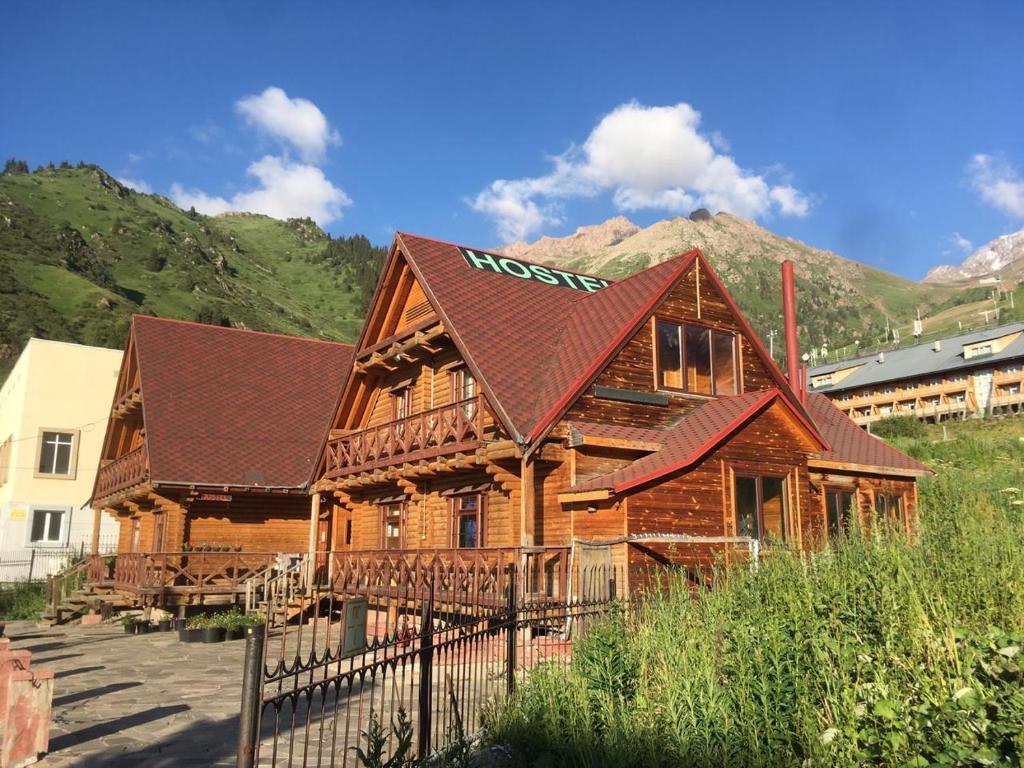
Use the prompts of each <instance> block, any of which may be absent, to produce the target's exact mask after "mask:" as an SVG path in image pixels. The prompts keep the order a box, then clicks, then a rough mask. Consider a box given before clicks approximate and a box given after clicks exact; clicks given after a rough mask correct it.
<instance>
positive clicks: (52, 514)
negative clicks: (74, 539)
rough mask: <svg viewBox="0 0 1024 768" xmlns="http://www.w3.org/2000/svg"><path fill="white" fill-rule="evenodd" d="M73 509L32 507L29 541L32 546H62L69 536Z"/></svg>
mask: <svg viewBox="0 0 1024 768" xmlns="http://www.w3.org/2000/svg"><path fill="white" fill-rule="evenodd" d="M70 517H71V510H70V509H69V508H68V507H56V506H54V507H47V506H40V507H35V506H34V507H32V508H31V517H30V519H29V530H28V543H29V544H30V545H32V546H48V545H49V546H61V545H63V544H64V540H65V539H66V538H67V528H68V521H69V519H70Z"/></svg>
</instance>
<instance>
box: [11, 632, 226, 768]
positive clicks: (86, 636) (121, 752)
mask: <svg viewBox="0 0 1024 768" xmlns="http://www.w3.org/2000/svg"><path fill="white" fill-rule="evenodd" d="M6 634H7V636H8V637H10V638H11V647H12V648H25V649H28V650H30V651H32V664H33V665H34V666H39V667H49V668H53V669H54V670H55V671H56V680H55V684H54V694H53V711H54V718H53V725H52V726H51V729H50V750H51V751H50V754H49V755H47V756H46V757H45V758H44V759H43V761H42V762H41V763H40V764H39V765H40V766H41V768H70V767H71V766H75V767H76V768H79V767H80V768H122V767H124V768H127V767H128V766H133V767H134V766H145V767H146V768H149V767H150V766H152V767H153V768H171V766H220V765H224V766H227V765H234V764H235V746H236V742H237V728H238V710H239V703H240V701H241V695H242V694H241V690H242V658H243V655H244V651H245V642H244V641H235V642H228V643H217V644H213V645H203V644H201V643H180V642H178V635H177V633H173V632H166V633H150V634H148V635H139V636H132V635H125V634H124V632H123V630H122V629H121V626H120V625H113V626H110V625H103V626H97V627H78V626H69V627H50V628H38V627H36V626H35V625H34V624H30V623H28V622H12V623H9V624H8V625H7V633H6Z"/></svg>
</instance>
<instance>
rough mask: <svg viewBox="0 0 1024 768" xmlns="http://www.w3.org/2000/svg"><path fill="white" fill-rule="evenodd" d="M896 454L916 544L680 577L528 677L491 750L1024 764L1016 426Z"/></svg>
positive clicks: (858, 539)
mask: <svg viewBox="0 0 1024 768" xmlns="http://www.w3.org/2000/svg"><path fill="white" fill-rule="evenodd" d="M948 434H949V436H950V437H951V438H953V439H951V440H949V441H943V442H935V440H936V439H939V440H941V430H939V429H926V430H923V432H922V434H920V435H918V436H917V437H905V438H901V439H900V441H899V442H900V444H901V445H902V446H903V447H904V448H906V449H908V450H910V451H911V452H912V453H914V454H915V455H917V456H918V457H919V458H921V459H923V460H925V461H928V462H929V463H930V464H931V465H932V466H933V467H935V468H936V469H937V470H938V475H937V476H935V477H933V478H928V479H927V480H925V481H924V482H923V483H922V488H921V495H920V500H921V528H920V536H919V540H918V541H917V542H914V543H911V542H908V541H906V540H905V539H904V538H903V537H902V536H901V535H899V534H895V533H884V534H881V533H877V532H876V535H874V536H870V537H869V536H865V535H864V534H863V533H862V532H861V531H858V530H853V531H851V532H850V535H849V537H848V538H847V539H846V540H845V541H844V542H843V543H842V544H841V545H840V546H839V547H838V548H837V549H836V550H835V551H834V552H833V551H831V550H828V551H825V552H821V553H818V554H816V555H814V556H813V557H801V556H800V555H799V554H797V553H791V552H787V551H778V550H775V551H772V552H771V553H770V555H769V556H766V557H765V558H764V559H763V560H762V562H761V564H760V567H759V569H757V570H756V571H754V570H751V569H748V568H746V567H744V566H736V567H734V568H733V569H732V570H731V571H730V572H729V575H728V578H727V579H726V578H721V579H719V580H718V583H719V585H720V586H719V588H717V589H715V590H713V591H710V590H709V591H704V592H701V593H699V594H693V593H691V591H690V589H689V586H688V584H687V583H686V582H685V581H682V580H681V581H680V582H679V583H678V584H677V585H676V587H677V588H676V589H675V590H673V591H671V592H669V593H662V594H657V595H652V596H650V597H649V599H648V600H647V601H645V602H642V603H639V604H637V605H636V606H635V607H634V608H633V609H632V610H630V611H629V612H623V613H622V614H620V615H618V616H616V617H614V618H613V619H612V620H610V621H607V622H605V623H603V624H599V625H597V626H596V627H594V628H593V629H592V630H591V632H590V635H589V636H588V637H587V638H585V639H584V640H583V641H581V642H579V643H578V644H577V645H576V646H575V647H574V652H573V659H572V665H571V667H570V668H569V669H565V668H563V667H562V666H561V665H551V666H550V667H544V666H542V667H540V668H538V669H536V670H534V671H533V672H532V673H531V675H530V678H529V679H528V681H527V682H526V684H525V685H523V686H522V687H521V688H520V689H519V695H518V697H517V698H516V699H515V700H513V702H512V704H511V705H510V706H508V707H506V708H505V709H504V710H502V711H499V712H497V713H496V717H495V718H493V720H492V722H491V723H490V729H489V732H488V734H487V736H486V740H487V741H488V742H491V743H494V744H499V745H503V746H506V747H509V748H511V752H512V756H513V759H512V760H510V761H509V764H510V765H516V766H538V765H545V766H596V765H602V766H609V767H615V766H622V767H625V766H637V767H639V766H679V765H684V766H692V767H693V768H698V767H700V766H709V767H710V766H726V765H728V766H765V767H767V766H773V767H774V766H794V768H797V767H799V766H803V767H804V768H807V767H810V766H851V767H852V766H882V765H885V766H904V767H906V768H910V767H913V768H924V767H925V766H953V765H957V766H984V765H1015V766H1019V765H1021V761H1022V758H1024V671H1022V669H1024V668H1022V666H1021V658H1022V656H1021V653H1022V650H1021V649H1022V648H1024V550H1022V549H1021V547H1020V540H1021V536H1024V506H1022V505H1024V498H1022V492H1021V490H1020V489H1021V487H1024V470H1022V467H1024V463H1022V462H1024V420H1020V419H1018V420H1012V421H1011V420H1007V421H1004V422H982V423H977V424H970V425H966V426H964V427H963V428H961V425H950V427H949V430H948Z"/></svg>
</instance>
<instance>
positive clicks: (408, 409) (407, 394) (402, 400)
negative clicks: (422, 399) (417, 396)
mask: <svg viewBox="0 0 1024 768" xmlns="http://www.w3.org/2000/svg"><path fill="white" fill-rule="evenodd" d="M410 413H412V387H402V388H401V389H396V390H393V391H392V392H391V419H392V421H397V420H398V419H405V418H408V416H409V414H410Z"/></svg>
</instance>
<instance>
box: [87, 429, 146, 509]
mask: <svg viewBox="0 0 1024 768" xmlns="http://www.w3.org/2000/svg"><path fill="white" fill-rule="evenodd" d="M148 479H149V452H148V451H147V450H146V444H145V443H143V444H142V445H141V446H139V447H138V448H136V449H135V450H134V451H129V452H128V453H126V454H125V455H124V456H118V457H117V458H116V459H114V460H113V461H110V462H109V463H107V464H104V465H103V466H102V467H100V469H99V472H97V473H96V493H95V494H94V497H95V498H97V499H101V498H104V497H106V496H110V495H111V494H114V493H117V492H118V491H123V490H124V489H125V488H130V487H132V486H133V485H139V484H140V483H144V482H146V480H148Z"/></svg>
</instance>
